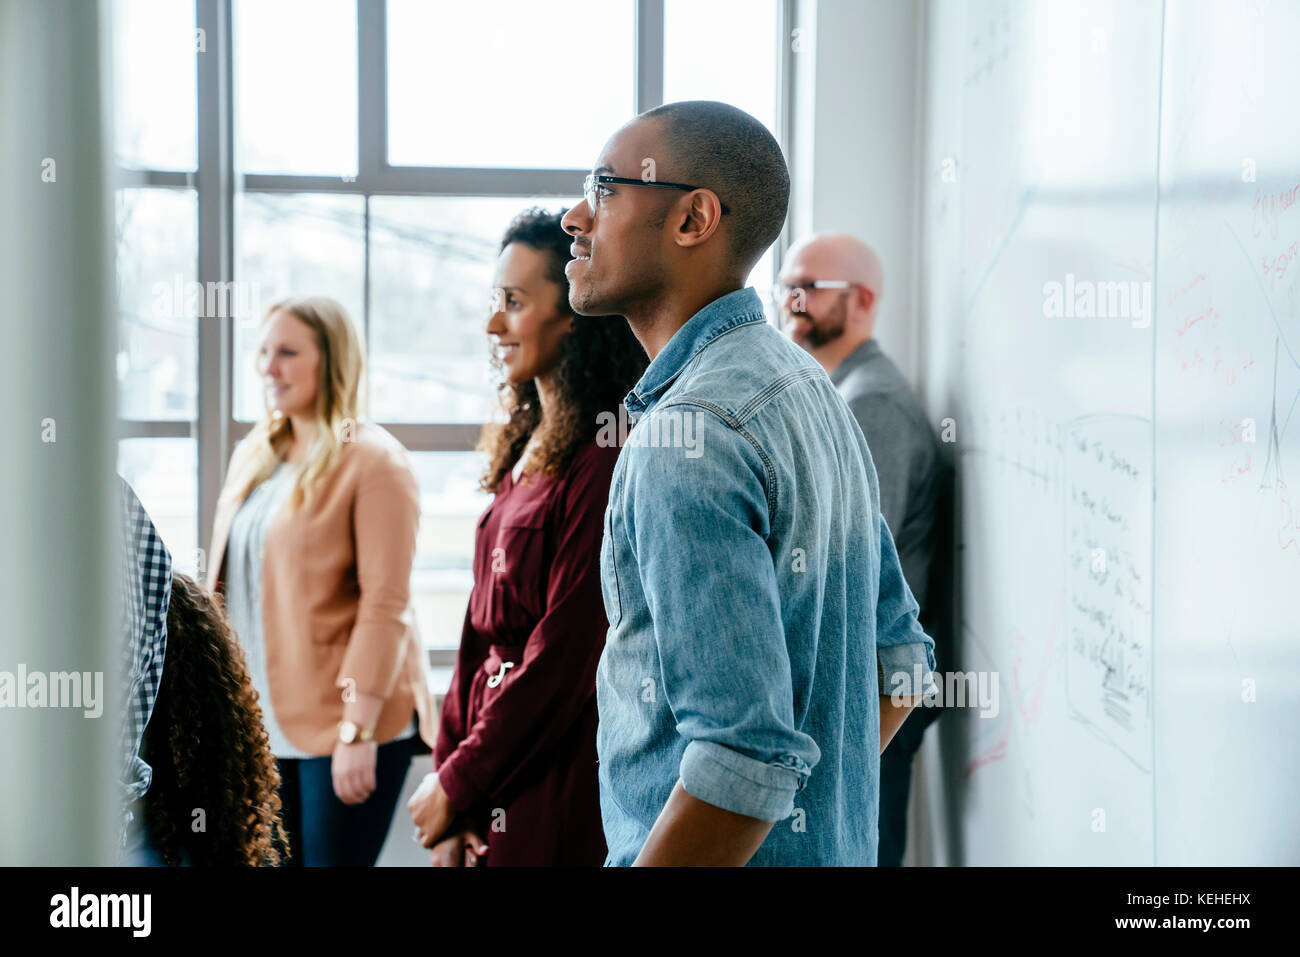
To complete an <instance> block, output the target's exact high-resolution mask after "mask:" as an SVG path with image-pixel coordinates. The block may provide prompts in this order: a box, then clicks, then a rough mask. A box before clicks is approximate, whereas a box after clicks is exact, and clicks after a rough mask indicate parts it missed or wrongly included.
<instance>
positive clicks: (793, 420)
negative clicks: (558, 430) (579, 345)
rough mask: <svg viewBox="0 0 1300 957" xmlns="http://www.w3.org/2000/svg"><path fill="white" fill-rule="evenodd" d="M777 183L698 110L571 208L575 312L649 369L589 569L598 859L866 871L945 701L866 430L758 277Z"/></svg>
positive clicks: (611, 164)
mask: <svg viewBox="0 0 1300 957" xmlns="http://www.w3.org/2000/svg"><path fill="white" fill-rule="evenodd" d="M651 187H657V188H651ZM789 193H790V179H789V172H788V170H787V168H786V164H785V160H784V158H783V157H782V155H781V151H780V147H779V146H778V145H777V143H776V141H775V139H774V138H773V137H772V136H771V134H770V133H769V132H768V131H767V130H766V128H764V127H763V126H762V124H760V123H758V122H757V121H756V120H755V119H754V118H753V117H751V116H749V115H748V114H745V113H743V112H742V111H740V110H737V109H735V108H734V107H731V106H727V105H725V104H721V103H714V102H710V101H688V102H685V103H674V104H667V105H665V106H662V107H658V108H656V109H654V110H650V111H648V112H647V113H644V114H642V115H641V116H639V117H637V118H636V119H635V120H633V121H632V122H630V123H628V124H627V125H625V126H624V127H622V128H621V129H620V130H619V131H618V132H617V133H615V134H614V136H613V137H612V138H611V139H610V140H609V142H608V143H606V145H605V148H604V150H603V152H602V154H601V157H600V159H599V161H598V166H597V168H596V170H595V171H594V173H593V176H592V177H591V178H589V180H588V183H587V184H586V198H587V202H586V203H579V204H577V205H576V206H575V207H574V208H573V209H571V210H570V211H569V212H568V213H567V214H566V215H565V217H564V228H565V229H566V230H567V231H568V232H569V233H570V234H571V235H572V236H573V237H574V253H575V255H576V256H577V257H578V258H577V259H575V260H574V261H573V262H571V263H569V265H568V266H567V267H566V273H567V275H568V278H569V282H570V304H571V305H572V306H573V308H574V309H575V311H576V312H578V313H580V314H584V315H611V314H614V315H623V316H626V317H627V321H628V322H629V324H630V325H631V327H632V329H633V331H634V332H635V333H636V335H637V337H638V338H639V339H640V341H641V343H642V345H643V346H645V348H646V352H647V353H648V354H649V356H650V358H651V363H650V366H649V368H648V369H647V370H646V372H645V375H644V376H643V377H642V378H641V380H640V382H638V383H637V385H636V387H635V388H634V389H633V390H632V392H631V393H629V395H628V396H627V399H626V400H625V402H626V405H627V408H628V411H629V413H630V414H631V416H632V417H633V419H634V426H633V430H632V432H631V434H630V436H629V437H628V440H627V442H626V444H625V446H624V448H623V451H622V453H621V454H620V456H619V461H618V465H617V467H616V468H615V472H614V478H613V484H612V486H611V489H610V501H609V507H608V510H607V513H606V528H605V537H604V541H603V544H602V548H601V557H600V560H601V578H602V588H603V592H604V598H605V608H606V613H607V615H608V618H609V623H610V628H609V632H608V635H607V638H606V647H605V652H604V654H603V655H602V657H601V661H600V667H599V670H598V673H597V676H596V693H597V702H598V706H599V710H600V726H599V729H598V732H597V748H598V753H599V755H600V775H599V776H600V801H601V814H602V818H603V822H604V826H605V838H606V841H607V843H608V846H609V858H608V860H607V862H606V863H608V864H613V865H622V864H631V863H638V864H745V863H753V864H791V865H793V864H805V865H814V864H857V865H874V864H875V862H876V846H877V834H876V817H877V807H878V801H879V794H878V777H879V767H880V752H881V751H882V750H883V749H884V746H885V744H887V743H888V740H889V737H890V736H891V735H892V734H893V732H894V730H896V729H897V727H898V725H899V724H900V723H901V721H902V720H903V718H904V717H906V715H907V712H908V710H909V707H910V706H911V704H912V703H914V701H915V698H914V697H913V696H914V695H917V694H922V693H924V692H925V691H927V690H929V689H930V688H931V687H932V678H931V676H930V672H931V670H932V669H933V667H934V658H933V642H932V641H931V640H930V639H929V638H928V637H927V636H926V635H925V633H924V632H923V631H922V630H921V628H920V626H919V625H918V624H917V620H916V614H917V606H916V602H915V601H914V600H913V598H912V595H911V593H910V592H909V591H908V589H907V585H906V584H905V583H904V581H903V576H902V573H901V571H900V569H899V563H898V556H897V554H896V553H895V551H894V545H893V541H892V539H891V538H890V536H889V532H888V529H887V528H886V527H885V525H884V522H883V521H882V520H881V517H880V508H879V489H878V487H877V481H876V472H875V467H874V466H873V464H872V462H871V453H870V452H869V451H868V450H867V445H866V442H865V440H864V439H863V437H862V432H861V430H860V429H859V428H858V426H857V423H856V422H855V421H854V420H853V417H852V415H851V414H850V412H849V410H848V407H847V406H846V405H845V403H844V400H843V399H842V398H840V396H839V394H838V393H837V392H836V391H835V388H834V386H833V385H832V384H831V382H830V380H829V379H828V378H827V377H826V373H825V372H824V371H823V370H822V368H821V367H820V366H818V365H817V363H816V362H815V361H813V360H812V359H811V358H810V357H809V356H808V355H807V354H806V353H804V352H803V351H802V350H801V349H799V347H798V346H796V345H794V344H793V343H791V342H790V341H788V340H787V339H786V338H785V337H783V336H782V335H781V334H780V333H779V332H778V331H777V330H776V329H775V328H773V327H772V326H771V325H769V324H768V323H767V322H766V321H765V317H764V314H763V310H762V304H761V302H760V300H759V297H758V295H757V294H756V293H755V292H754V290H753V289H750V288H746V287H745V285H744V280H745V277H746V276H747V275H748V274H749V272H750V270H751V269H752V268H753V265H754V263H755V262H757V260H758V258H759V257H760V256H761V255H762V253H763V252H764V251H765V250H766V249H767V247H768V246H770V245H771V243H772V242H773V241H774V240H775V239H776V237H777V235H778V234H779V232H780V230H781V226H782V224H783V222H784V220H785V213H786V208H787V205H788V202H789ZM913 665H920V666H921V672H922V675H923V677H922V683H921V687H919V688H913V687H912V674H913ZM896 672H897V673H901V674H902V675H903V676H904V678H905V684H904V686H903V687H902V689H901V692H902V694H903V695H906V699H905V702H906V703H905V704H903V705H902V706H894V705H893V704H892V703H891V701H890V699H889V698H888V697H884V698H881V697H880V695H882V694H888V693H889V692H890V691H893V690H895V688H896V686H895V685H894V684H893V682H892V678H893V676H894V674H895V673H896Z"/></svg>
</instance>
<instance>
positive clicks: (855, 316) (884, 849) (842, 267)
mask: <svg viewBox="0 0 1300 957" xmlns="http://www.w3.org/2000/svg"><path fill="white" fill-rule="evenodd" d="M883 289H884V275H883V271H882V269H881V266H880V259H879V257H877V256H876V254H875V252H874V251H873V250H872V249H871V247H870V246H868V245H867V244H866V243H864V242H862V241H861V240H859V239H856V238H855V237H853V236H847V235H843V234H834V235H819V236H813V237H811V238H810V239H807V240H805V241H803V242H801V243H799V244H797V245H795V246H794V247H793V248H792V249H791V250H790V253H789V255H788V256H787V258H786V260H785V265H784V267H783V268H782V270H781V276H780V281H779V282H778V283H777V290H776V298H777V302H778V304H779V305H780V308H781V317H782V320H783V326H784V328H785V332H786V334H787V335H789V336H790V338H791V339H793V340H794V342H795V343H797V344H798V345H799V346H801V347H802V348H803V349H805V350H806V351H807V352H808V353H809V354H810V355H811V356H812V357H813V358H814V359H816V360H817V361H818V362H819V363H820V364H821V366H822V368H824V369H825V370H826V372H827V374H829V375H830V377H831V382H833V383H834V384H835V387H836V389H838V390H839V392H840V395H842V396H843V397H844V400H845V401H846V402H847V403H848V405H849V409H850V410H851V411H852V412H853V416H854V418H856V419H857V420H858V425H859V426H860V427H861V429H862V434H863V436H865V437H866V440H867V448H868V449H869V450H870V452H871V458H872V460H873V461H874V462H875V465H876V474H877V476H878V477H879V481H880V510H881V512H882V513H883V514H884V516H885V523H886V524H887V525H888V526H889V530H890V531H891V532H892V533H893V535H894V543H895V545H896V547H897V548H898V557H899V562H900V564H901V565H902V568H903V577H904V578H905V579H906V580H907V584H908V586H909V587H910V588H911V590H912V595H913V596H914V597H915V598H916V601H917V604H918V605H920V606H921V609H922V612H924V610H925V600H926V590H927V584H928V580H929V574H930V563H931V559H932V557H933V554H934V521H935V504H936V498H937V494H938V486H939V455H938V445H937V443H936V440H935V436H934V431H933V430H932V429H931V428H930V423H929V421H928V420H927V419H926V416H925V412H924V411H923V410H922V409H921V404H920V403H919V402H918V401H917V399H916V396H915V395H914V394H913V393H912V390H911V388H910V387H909V386H908V384H907V380H906V379H905V378H903V374H902V373H901V372H900V371H899V370H898V367H897V366H896V365H894V363H893V362H892V361H890V359H889V357H888V356H886V355H885V354H884V353H883V352H882V351H881V350H880V345H879V343H877V342H876V339H875V328H876V316H877V310H878V307H879V305H880V298H881V293H882V292H883ZM940 664H941V665H942V662H940ZM881 693H882V694H887V693H888V689H882V690H881ZM915 711H916V712H919V713H913V714H911V715H909V716H908V718H907V719H906V720H904V722H903V724H902V726H901V727H900V728H899V729H898V733H897V734H896V735H895V736H894V738H893V740H892V741H891V742H890V743H889V746H888V747H887V748H886V749H885V752H884V754H883V755H882V756H881V759H880V845H879V852H878V854H879V856H878V859H877V860H878V863H879V865H880V866H881V867H889V866H898V865H899V864H901V863H902V860H903V847H904V844H905V841H906V836H907V795H908V790H909V786H910V783H911V777H912V758H913V756H914V755H915V754H916V752H917V750H918V749H919V748H920V747H921V738H922V735H923V734H924V733H925V729H926V727H927V725H928V724H929V723H930V721H932V720H933V719H934V718H935V717H936V716H937V714H938V709H937V708H917V709H915Z"/></svg>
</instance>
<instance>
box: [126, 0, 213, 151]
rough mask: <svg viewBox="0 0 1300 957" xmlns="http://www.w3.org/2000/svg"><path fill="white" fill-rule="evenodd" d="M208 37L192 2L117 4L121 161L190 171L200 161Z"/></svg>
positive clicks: (155, 0) (150, 0)
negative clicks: (200, 54)
mask: <svg viewBox="0 0 1300 957" xmlns="http://www.w3.org/2000/svg"><path fill="white" fill-rule="evenodd" d="M200 43H204V44H206V37H198V36H197V35H196V33H195V28H194V4H193V3H178V2H176V0H117V2H116V3H114V4H113V119H114V127H115V128H114V138H115V139H116V146H117V161H118V163H119V164H121V165H122V166H126V167H128V168H134V169H163V170H192V169H194V168H195V167H196V166H197V165H198V164H197V160H196V156H197V155H198V142H197V136H198V123H197V121H196V119H195V117H196V116H197V110H196V106H195V104H196V103H197V93H196V84H197V79H196V75H197V72H198V70H197V64H196V62H195V56H196V53H197V50H198V48H199V45H200Z"/></svg>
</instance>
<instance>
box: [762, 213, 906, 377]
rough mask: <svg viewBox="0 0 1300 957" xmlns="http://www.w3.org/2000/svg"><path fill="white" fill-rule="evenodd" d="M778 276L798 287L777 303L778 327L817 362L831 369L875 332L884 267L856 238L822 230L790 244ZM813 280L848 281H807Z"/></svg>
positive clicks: (874, 254) (882, 286)
mask: <svg viewBox="0 0 1300 957" xmlns="http://www.w3.org/2000/svg"><path fill="white" fill-rule="evenodd" d="M780 278H781V282H782V283H784V284H785V285H786V286H787V287H800V288H796V289H795V290H794V291H793V293H792V294H789V295H787V296H786V297H785V299H784V301H782V302H780V303H778V304H777V305H778V306H779V307H780V309H781V318H782V325H783V326H784V328H785V331H786V333H787V334H788V335H789V336H790V338H791V339H793V340H794V341H795V342H796V343H798V344H799V345H800V346H802V347H803V348H805V349H807V350H808V351H809V352H811V353H812V354H813V356H814V357H815V358H816V359H817V360H818V361H819V362H822V364H823V365H826V366H827V367H833V366H834V365H835V364H837V363H838V362H839V361H840V360H841V359H843V358H844V356H845V355H847V354H848V352H850V351H852V350H853V349H854V348H856V347H857V346H858V345H859V344H861V343H862V342H865V341H866V340H867V339H870V338H872V337H873V336H874V335H875V327H876V305H877V304H878V303H879V302H880V297H881V295H882V294H883V293H884V285H885V279H884V269H883V268H882V267H881V265H880V257H879V256H877V255H876V252H875V250H873V249H872V248H871V247H870V246H868V245H867V244H866V243H864V242H863V241H862V240H860V239H858V238H857V237H856V236H849V235H847V234H846V233H823V234H820V235H816V236H810V237H809V238H807V239H805V240H802V241H800V242H798V243H795V244H794V246H792V247H791V248H790V252H789V253H788V254H787V256H786V258H785V262H784V264H783V265H782V267H781V277H780ZM818 281H822V282H826V281H830V282H840V283H848V284H849V285H848V287H847V288H813V287H811V286H809V285H808V284H811V283H813V282H818Z"/></svg>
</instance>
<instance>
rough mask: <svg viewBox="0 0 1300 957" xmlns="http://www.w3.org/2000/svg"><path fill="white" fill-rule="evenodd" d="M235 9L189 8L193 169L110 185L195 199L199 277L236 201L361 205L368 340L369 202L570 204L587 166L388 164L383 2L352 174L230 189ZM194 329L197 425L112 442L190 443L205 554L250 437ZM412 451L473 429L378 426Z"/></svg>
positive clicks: (127, 430)
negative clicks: (184, 193)
mask: <svg viewBox="0 0 1300 957" xmlns="http://www.w3.org/2000/svg"><path fill="white" fill-rule="evenodd" d="M634 2H635V4H636V12H635V16H634V22H635V44H636V50H635V57H634V67H633V68H634V70H635V73H636V79H635V92H636V112H637V113H641V112H644V111H645V110H648V109H651V108H653V107H655V106H658V105H660V104H661V103H662V102H663V79H664V78H663V73H664V2H663V0H634ZM795 5H796V0H779V3H778V17H779V21H780V22H779V23H778V25H777V32H776V38H777V44H778V48H777V49H776V50H774V51H773V55H774V56H775V57H776V58H777V69H776V76H777V81H776V84H777V88H776V90H775V91H774V96H775V99H776V123H777V138H778V141H779V142H780V143H781V146H782V148H783V149H784V150H785V151H786V155H787V156H791V152H790V150H791V144H792V140H793V131H794V124H793V117H792V105H793V103H794V96H793V89H792V83H793V78H794V62H793V58H792V47H791V44H790V43H789V42H788V38H789V37H790V36H791V34H792V30H793V28H794V23H795V20H794V17H795ZM233 8H234V0H195V26H196V27H197V28H198V29H200V30H202V31H204V39H205V47H206V49H205V50H204V51H203V52H197V53H196V54H195V59H196V71H197V83H198V86H197V102H196V123H197V129H196V136H197V142H198V151H197V159H198V168H197V169H195V170H193V171H189V172H175V171H165V170H152V169H145V170H141V169H119V170H118V176H117V182H116V184H115V185H116V187H117V188H125V187H148V188H155V189H192V190H197V193H198V218H199V222H198V240H199V242H198V249H199V257H198V259H199V261H198V271H197V279H198V281H199V282H200V283H203V284H205V288H206V284H207V283H210V282H211V283H226V282H231V281H233V280H235V279H237V278H238V277H237V276H236V275H235V268H234V264H235V234H234V205H235V196H236V194H237V193H238V192H240V191H242V192H250V193H253V192H266V193H345V194H350V195H361V196H363V197H364V198H365V225H364V230H365V232H364V237H363V242H364V247H365V252H364V255H365V263H364V289H363V294H364V302H365V310H364V315H362V316H360V317H359V320H360V324H361V326H362V329H363V335H364V336H365V339H366V342H367V344H368V343H369V339H370V311H371V310H370V305H371V295H370V255H371V249H370V199H371V197H373V196H383V195H398V196H488V197H510V196H518V197H520V198H527V197H534V196H554V197H555V198H556V200H557V201H559V200H568V201H576V200H577V199H578V198H579V197H580V190H581V186H582V180H583V177H584V176H585V175H586V174H587V173H588V172H590V170H586V169H494V168H470V167H435V166H392V165H390V164H389V162H388V102H387V101H388V96H387V89H388V82H387V81H388V63H387V52H388V46H387V29H386V24H387V2H386V0H357V87H358V88H357V133H358V136H357V143H358V158H357V175H356V176H355V177H346V178H345V177H336V176H313V175H293V174H252V173H248V174H241V175H240V176H239V177H238V180H239V181H238V183H237V182H236V173H235V170H236V166H235V129H234V77H235V63H234V33H233V27H234V12H233ZM788 230H789V223H788V219H787V225H786V229H785V230H783V231H782V234H781V237H780V238H779V239H778V240H777V243H776V244H775V263H774V267H773V274H774V275H775V274H777V273H778V272H779V271H780V266H781V258H782V256H783V254H784V253H785V251H786V249H787V248H788V245H789V235H788ZM196 321H197V322H198V329H197V336H198V342H197V350H196V351H197V361H198V370H197V373H198V374H197V378H196V382H197V389H198V395H197V397H196V403H195V411H196V418H195V419H193V420H190V421H187V420H183V419H182V420H145V419H119V429H118V438H119V439H128V438H189V439H195V440H196V442H197V449H196V453H197V460H198V471H199V474H198V483H197V488H198V502H197V509H196V516H197V521H198V529H197V531H196V536H195V540H196V541H197V542H198V543H199V547H200V549H202V550H203V553H204V554H206V552H207V550H208V548H209V547H210V545H211V541H210V539H211V534H212V522H213V519H214V517H215V514H216V503H217V497H218V496H219V494H220V492H221V483H222V480H223V478H224V473H225V468H226V465H227V463H228V461H229V458H230V453H231V451H232V449H233V448H234V445H235V443H236V442H238V441H239V439H241V438H243V436H244V435H246V434H247V433H248V431H249V429H250V428H251V425H250V423H247V422H241V421H238V420H236V419H235V417H234V355H233V353H234V328H233V324H232V323H230V322H227V321H216V322H213V321H203V320H196ZM380 424H381V425H382V426H383V427H384V428H385V429H387V430H388V431H389V432H391V433H392V434H393V435H394V436H395V437H396V438H397V439H398V441H400V442H401V443H402V444H403V445H405V446H406V447H407V448H408V449H410V450H411V451H413V452H465V451H472V450H473V448H474V446H475V444H476V443H477V441H478V437H479V433H480V430H481V428H482V424H481V423H469V424H464V423H448V422H417V423H411V422H401V423H396V422H381V423H380ZM455 657H456V652H455V651H454V650H444V649H430V650H429V659H430V664H431V665H432V666H434V667H450V666H452V665H454V664H455Z"/></svg>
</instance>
